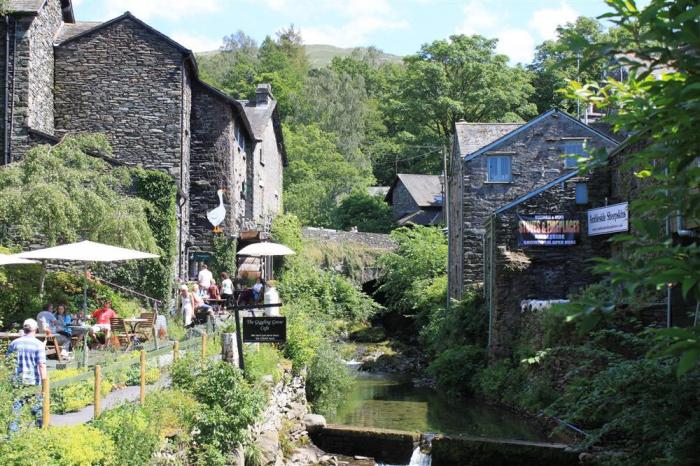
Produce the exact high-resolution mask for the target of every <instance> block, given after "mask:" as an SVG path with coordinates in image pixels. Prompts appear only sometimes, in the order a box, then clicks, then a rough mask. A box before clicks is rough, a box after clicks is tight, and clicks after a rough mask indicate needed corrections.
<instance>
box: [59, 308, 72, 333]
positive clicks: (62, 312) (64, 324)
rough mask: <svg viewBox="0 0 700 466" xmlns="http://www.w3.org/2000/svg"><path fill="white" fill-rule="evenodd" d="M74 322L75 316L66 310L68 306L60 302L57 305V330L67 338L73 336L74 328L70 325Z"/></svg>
mask: <svg viewBox="0 0 700 466" xmlns="http://www.w3.org/2000/svg"><path fill="white" fill-rule="evenodd" d="M72 324H73V316H71V315H70V314H68V313H67V312H66V306H65V305H64V304H59V305H58V306H56V330H57V332H58V333H59V334H60V335H63V336H65V337H67V338H70V337H72V336H73V329H72V328H71V327H70V325H72Z"/></svg>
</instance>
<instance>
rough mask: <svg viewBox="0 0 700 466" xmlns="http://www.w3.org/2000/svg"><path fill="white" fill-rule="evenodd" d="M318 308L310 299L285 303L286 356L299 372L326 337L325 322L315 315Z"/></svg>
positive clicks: (283, 311)
mask: <svg viewBox="0 0 700 466" xmlns="http://www.w3.org/2000/svg"><path fill="white" fill-rule="evenodd" d="M317 313H318V310H317V309H316V307H315V305H314V304H313V303H311V302H310V301H299V302H295V303H288V304H285V305H284V307H283V308H282V314H283V315H285V316H286V317H287V341H286V342H285V344H284V356H285V357H286V358H288V359H290V360H291V361H292V369H293V370H294V371H295V372H296V373H299V372H300V371H301V370H302V369H304V368H305V367H306V366H307V365H308V364H309V363H310V362H311V359H312V358H313V357H314V354H315V353H316V349H317V348H318V347H319V346H320V344H321V342H322V341H323V338H324V331H325V328H324V326H323V323H322V322H321V321H319V320H317V319H315V318H314V317H313V316H315V315H317Z"/></svg>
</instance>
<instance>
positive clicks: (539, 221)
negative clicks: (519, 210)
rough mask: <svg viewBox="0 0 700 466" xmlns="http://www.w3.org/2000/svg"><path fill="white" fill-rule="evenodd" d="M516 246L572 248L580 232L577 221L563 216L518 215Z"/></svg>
mask: <svg viewBox="0 0 700 466" xmlns="http://www.w3.org/2000/svg"><path fill="white" fill-rule="evenodd" d="M518 218H519V219H520V221H519V222H518V246H520V247H528V246H573V245H575V244H576V238H578V234H579V231H580V224H579V221H578V219H571V218H566V217H565V216H564V215H518Z"/></svg>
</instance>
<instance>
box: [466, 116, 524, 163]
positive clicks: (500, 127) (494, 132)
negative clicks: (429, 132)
mask: <svg viewBox="0 0 700 466" xmlns="http://www.w3.org/2000/svg"><path fill="white" fill-rule="evenodd" d="M522 125H523V123H467V122H466V121H458V122H457V123H455V132H456V134H457V144H458V146H457V149H458V150H459V154H460V155H461V156H462V157H464V156H466V155H469V154H471V153H473V152H476V151H477V150H479V149H481V148H482V147H484V146H485V145H487V144H490V143H492V142H493V141H495V140H496V139H499V138H501V137H502V136H504V135H506V134H508V133H510V132H511V131H513V130H516V129H518V128H520V127H521V126H522Z"/></svg>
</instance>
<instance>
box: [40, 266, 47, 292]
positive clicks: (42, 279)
mask: <svg viewBox="0 0 700 466" xmlns="http://www.w3.org/2000/svg"><path fill="white" fill-rule="evenodd" d="M45 283H46V261H41V275H40V277H39V297H40V298H41V300H42V301H43V299H44V284H45Z"/></svg>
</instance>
